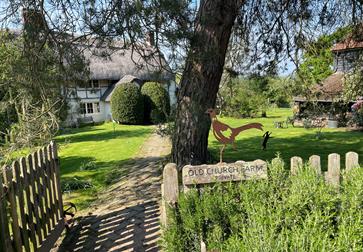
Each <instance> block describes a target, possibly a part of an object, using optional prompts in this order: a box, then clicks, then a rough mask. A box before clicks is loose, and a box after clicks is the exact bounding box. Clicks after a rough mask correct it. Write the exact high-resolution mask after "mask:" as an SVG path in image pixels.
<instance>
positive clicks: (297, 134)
mask: <svg viewBox="0 0 363 252" xmlns="http://www.w3.org/2000/svg"><path fill="white" fill-rule="evenodd" d="M291 115H292V112H291V109H273V110H271V111H269V112H268V113H267V116H268V117H267V118H253V119H250V118H248V119H234V118H226V117H224V118H219V119H220V121H222V122H224V123H227V124H229V125H230V126H232V127H238V126H241V125H244V124H246V123H251V122H260V123H262V124H263V125H264V132H265V131H267V130H268V131H270V132H272V135H271V137H272V138H270V139H269V142H268V144H267V150H266V151H263V150H261V141H262V135H263V133H264V132H262V131H259V130H256V129H251V130H247V131H244V132H242V133H241V134H240V135H239V136H238V137H237V141H236V143H237V144H236V145H237V150H233V148H232V147H231V146H230V145H229V146H228V147H227V148H226V150H225V154H224V161H226V162H234V161H236V160H245V161H251V160H255V159H263V160H271V159H272V158H274V157H275V156H276V154H277V153H280V155H281V157H282V158H283V159H284V160H285V162H289V159H290V158H291V157H292V156H300V157H302V158H303V159H304V160H307V159H308V158H309V156H311V155H313V154H316V155H319V156H320V157H321V161H322V169H324V170H325V169H326V165H327V157H328V155H329V154H330V153H338V154H340V155H342V160H341V161H342V165H343V164H344V163H343V162H344V155H345V153H346V152H348V151H355V152H357V153H358V154H359V156H360V162H361V163H362V162H363V132H358V131H347V130H346V129H344V128H339V129H328V128H324V129H323V131H322V132H323V138H322V139H321V140H318V139H317V138H316V137H315V136H316V129H304V128H302V127H295V128H293V127H292V126H289V128H284V129H277V128H275V127H274V123H273V122H274V121H282V120H285V119H286V117H287V116H291ZM209 148H210V150H211V152H212V155H213V157H214V158H215V160H219V148H220V144H219V143H218V142H217V141H216V140H215V138H214V136H213V134H212V132H210V135H209Z"/></svg>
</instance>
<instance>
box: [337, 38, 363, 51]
mask: <svg viewBox="0 0 363 252" xmlns="http://www.w3.org/2000/svg"><path fill="white" fill-rule="evenodd" d="M362 48H363V41H356V40H353V39H347V40H345V41H343V42H340V43H336V44H335V45H334V46H333V48H332V49H331V50H332V51H333V52H339V51H345V50H355V49H362Z"/></svg>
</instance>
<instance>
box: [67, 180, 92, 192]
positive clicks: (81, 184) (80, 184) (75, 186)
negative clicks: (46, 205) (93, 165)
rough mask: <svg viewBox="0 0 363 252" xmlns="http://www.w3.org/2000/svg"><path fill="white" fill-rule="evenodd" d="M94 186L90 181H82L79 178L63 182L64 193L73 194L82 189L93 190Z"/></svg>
mask: <svg viewBox="0 0 363 252" xmlns="http://www.w3.org/2000/svg"><path fill="white" fill-rule="evenodd" d="M92 187H93V185H92V183H91V182H90V181H87V180H82V179H81V178H79V177H74V178H66V179H62V180H61V190H62V192H63V193H64V192H73V191H77V190H82V189H89V188H92Z"/></svg>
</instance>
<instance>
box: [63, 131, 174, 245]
mask: <svg viewBox="0 0 363 252" xmlns="http://www.w3.org/2000/svg"><path fill="white" fill-rule="evenodd" d="M169 153H170V142H169V141H168V139H166V138H162V137H160V136H159V135H157V134H155V133H154V134H152V135H151V136H150V137H149V138H148V139H147V140H146V142H145V143H144V145H143V146H142V147H141V149H140V151H139V153H138V154H137V156H136V157H135V159H134V160H133V161H132V162H130V164H129V173H128V174H127V175H126V176H125V177H123V178H122V179H121V180H120V181H119V182H118V183H116V184H114V185H113V186H111V187H110V188H108V189H107V190H106V191H104V192H102V193H101V195H100V196H99V199H98V200H97V201H96V202H95V203H94V204H93V207H91V208H90V210H91V212H89V213H88V214H86V215H84V216H82V217H81V218H80V220H79V223H78V224H77V225H76V226H74V227H73V228H72V231H71V232H70V233H69V234H68V235H66V237H65V238H64V239H63V241H62V243H61V244H60V245H59V247H58V248H57V249H56V251H57V250H58V251H159V246H158V243H157V242H158V239H159V236H160V225H159V216H160V209H159V205H160V200H161V199H160V195H161V192H160V184H161V171H162V166H163V164H162V161H163V157H165V156H166V155H168V154H169Z"/></svg>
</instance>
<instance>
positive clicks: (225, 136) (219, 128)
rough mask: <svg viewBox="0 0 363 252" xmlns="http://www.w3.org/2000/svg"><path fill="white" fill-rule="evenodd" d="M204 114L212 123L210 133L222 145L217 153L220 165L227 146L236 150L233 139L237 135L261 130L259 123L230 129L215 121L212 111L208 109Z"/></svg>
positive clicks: (215, 117)
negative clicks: (230, 145)
mask: <svg viewBox="0 0 363 252" xmlns="http://www.w3.org/2000/svg"><path fill="white" fill-rule="evenodd" d="M206 113H207V114H209V116H210V119H211V121H212V131H213V135H214V137H215V138H216V139H217V141H218V142H220V143H221V144H223V147H222V148H221V150H220V153H219V162H220V163H222V162H223V152H224V149H225V148H226V145H227V144H232V145H233V148H234V149H236V143H235V139H236V137H237V136H238V135H239V133H241V132H242V131H245V130H248V129H259V130H263V129H262V127H263V125H262V124H261V123H249V124H246V125H243V126H240V127H237V128H232V127H231V126H229V125H227V124H225V123H222V122H220V121H219V120H218V119H217V115H216V112H215V110H214V109H212V108H210V109H208V110H207V111H206Z"/></svg>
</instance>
